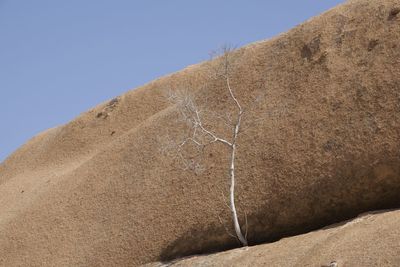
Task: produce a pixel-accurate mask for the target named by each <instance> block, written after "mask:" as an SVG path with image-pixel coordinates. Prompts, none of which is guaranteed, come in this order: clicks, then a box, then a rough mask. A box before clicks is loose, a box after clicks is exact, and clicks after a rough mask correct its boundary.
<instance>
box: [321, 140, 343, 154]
mask: <svg viewBox="0 0 400 267" xmlns="http://www.w3.org/2000/svg"><path fill="white" fill-rule="evenodd" d="M339 147H340V145H339V144H338V143H337V142H336V141H335V140H328V142H326V143H325V144H324V146H323V148H324V150H325V151H326V152H329V151H332V150H335V149H337V148H339Z"/></svg>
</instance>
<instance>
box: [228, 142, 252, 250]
mask: <svg viewBox="0 0 400 267" xmlns="http://www.w3.org/2000/svg"><path fill="white" fill-rule="evenodd" d="M235 153H236V144H233V145H232V155H231V166H230V172H229V174H230V178H231V188H230V208H231V211H232V219H233V225H234V227H235V232H236V236H237V237H238V239H239V241H240V243H242V245H243V246H245V247H247V245H248V244H247V240H246V238H245V237H244V236H243V234H242V230H241V229H240V224H239V219H238V215H237V211H236V206H235Z"/></svg>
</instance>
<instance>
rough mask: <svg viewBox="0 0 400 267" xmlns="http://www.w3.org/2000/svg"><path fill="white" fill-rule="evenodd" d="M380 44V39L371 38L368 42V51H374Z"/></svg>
mask: <svg viewBox="0 0 400 267" xmlns="http://www.w3.org/2000/svg"><path fill="white" fill-rule="evenodd" d="M378 44H379V41H378V40H371V41H370V42H369V44H368V51H372V50H373V49H374V48H375V47H376V46H377V45H378Z"/></svg>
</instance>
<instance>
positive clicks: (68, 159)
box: [0, 0, 400, 266]
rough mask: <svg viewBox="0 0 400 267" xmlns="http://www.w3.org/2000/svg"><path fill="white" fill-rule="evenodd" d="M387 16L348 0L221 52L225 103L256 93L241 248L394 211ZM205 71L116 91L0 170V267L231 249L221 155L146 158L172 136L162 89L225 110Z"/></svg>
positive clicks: (399, 194) (242, 149) (399, 99)
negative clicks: (187, 160)
mask: <svg viewBox="0 0 400 267" xmlns="http://www.w3.org/2000/svg"><path fill="white" fill-rule="evenodd" d="M399 8H400V5H399V3H398V1H396V0H369V1H364V0H352V1H349V2H347V3H345V4H343V5H341V6H338V7H336V8H334V9H332V10H330V11H328V12H326V13H324V14H322V15H320V16H318V17H315V18H313V19H311V20H309V21H307V22H305V23H304V24H302V25H300V26H298V27H296V28H294V29H292V30H291V31H289V32H287V33H284V34H282V35H280V36H278V37H276V38H274V39H271V40H267V41H261V42H257V43H254V44H250V45H248V46H245V47H243V48H240V49H239V50H238V51H237V52H236V54H235V58H236V61H235V62H236V63H235V68H234V70H233V72H232V87H233V88H234V90H235V93H236V94H237V96H238V99H239V100H240V101H241V102H242V103H243V105H244V106H247V107H249V106H251V105H252V103H253V100H252V99H253V98H254V97H257V96H259V95H262V96H263V97H262V98H261V100H260V103H259V105H258V106H257V108H256V109H255V113H254V114H253V115H252V116H253V118H248V120H249V121H251V120H252V119H255V118H261V120H258V123H256V124H255V125H253V127H251V128H249V130H248V131H246V132H245V133H244V134H243V135H242V136H241V137H240V140H239V143H238V145H239V147H238V157H237V168H238V170H237V192H236V199H237V208H238V211H239V217H240V220H241V221H242V222H243V221H244V218H245V214H247V219H248V229H249V231H248V239H249V243H250V244H251V245H254V244H260V243H265V242H271V241H275V240H278V239H280V238H282V237H285V236H292V235H297V234H302V233H306V232H308V231H311V230H315V229H318V228H321V227H323V226H326V225H329V224H332V223H335V222H340V221H342V220H345V219H348V218H352V217H355V216H357V215H358V214H360V213H362V212H365V211H370V210H376V209H382V208H392V207H398V206H399V204H400V143H399V136H400V61H399V58H400V45H399V43H400V42H399V40H400V15H399V12H398V10H399ZM216 64H218V59H217V60H214V61H209V62H204V63H201V64H198V65H195V66H191V67H189V68H186V69H184V70H182V71H180V72H177V73H174V74H171V75H169V76H167V77H163V78H160V79H158V80H156V81H154V82H151V83H149V84H147V85H145V86H143V87H141V88H138V89H136V90H132V91H130V92H127V93H126V94H124V95H122V96H120V97H118V98H116V99H113V100H111V101H110V102H109V103H103V104H101V105H99V106H97V107H95V108H93V109H92V110H89V111H88V112H86V113H84V114H82V115H81V116H79V117H78V118H76V119H75V120H73V121H71V122H70V123H68V124H66V125H64V126H60V127H57V128H54V129H50V130H48V131H46V132H44V133H42V134H40V135H38V136H36V137H34V138H33V139H32V140H30V141H29V142H28V143H27V144H25V145H24V146H22V147H21V148H20V149H19V150H17V151H16V152H15V153H14V154H13V155H11V156H10V157H9V158H8V159H7V160H5V161H4V162H3V163H2V164H1V165H0V265H2V266H21V265H25V266H134V265H140V264H145V263H149V262H154V261H168V260H171V259H174V258H177V257H182V256H187V255H193V254H199V253H207V252H212V251H221V250H225V249H228V248H234V247H237V246H238V243H237V241H236V240H235V239H234V238H232V237H230V236H229V235H228V234H227V231H226V229H225V228H226V227H228V228H229V229H230V228H231V220H230V213H229V210H228V209H227V208H226V206H225V204H224V201H223V200H222V199H221V195H222V194H221V193H225V192H228V191H227V190H228V186H229V180H228V177H227V174H226V173H227V164H228V157H227V154H226V153H225V151H224V148H223V147H221V146H218V145H215V146H213V147H210V148H209V149H207V150H206V151H205V154H204V157H203V162H202V163H203V165H204V166H205V170H204V171H202V172H201V173H193V172H186V171H182V169H181V168H180V167H179V166H177V164H176V162H175V161H174V160H173V159H172V158H170V157H166V156H165V154H163V153H161V152H160V151H161V150H162V148H163V147H165V143H164V141H165V137H172V138H179V137H180V136H182V134H183V133H184V131H185V127H184V125H183V124H181V123H180V122H179V120H177V116H178V114H179V112H178V111H177V108H176V106H174V105H173V104H171V103H170V102H169V101H168V100H167V98H166V94H167V92H168V90H169V89H171V88H172V89H173V88H185V89H187V90H188V91H190V92H191V93H192V94H193V95H195V97H196V99H197V100H198V101H199V103H200V104H204V105H207V109H209V110H211V111H215V112H218V113H222V114H226V113H228V112H229V111H230V108H231V106H232V105H231V104H230V102H229V98H228V97H227V91H226V87H225V86H224V84H223V83H221V82H220V81H218V80H210V78H209V77H210V76H209V70H210V69H213V66H215V65H216ZM210 127H212V128H213V129H214V130H215V131H216V132H219V133H221V134H227V132H226V131H227V130H226V128H224V124H222V123H215V124H213V123H210ZM21 192H23V193H21ZM225 194H226V193H225ZM221 221H222V223H221ZM366 234H367V233H366ZM381 238H385V237H384V236H382V237H381ZM282 253H283V252H282ZM278 255H279V254H277V255H275V256H278ZM282 255H286V254H285V253H283V254H282ZM321 259H322V258H321ZM318 260H319V259H317V261H318Z"/></svg>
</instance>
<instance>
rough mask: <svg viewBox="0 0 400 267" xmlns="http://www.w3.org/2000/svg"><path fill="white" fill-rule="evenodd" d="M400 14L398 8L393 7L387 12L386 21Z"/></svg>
mask: <svg viewBox="0 0 400 267" xmlns="http://www.w3.org/2000/svg"><path fill="white" fill-rule="evenodd" d="M399 13H400V7H394V8H392V9H391V10H390V12H389V17H388V20H394V19H395V18H396V17H397V15H398V14H399Z"/></svg>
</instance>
